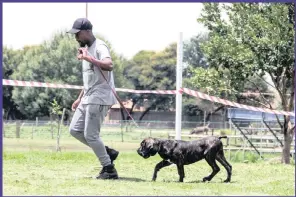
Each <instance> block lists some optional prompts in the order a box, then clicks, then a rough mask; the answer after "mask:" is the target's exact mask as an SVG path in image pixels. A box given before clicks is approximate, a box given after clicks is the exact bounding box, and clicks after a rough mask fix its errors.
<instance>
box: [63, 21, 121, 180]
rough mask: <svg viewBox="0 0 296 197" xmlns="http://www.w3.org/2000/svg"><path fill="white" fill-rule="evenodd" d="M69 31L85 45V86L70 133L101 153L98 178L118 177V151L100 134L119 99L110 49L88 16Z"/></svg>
mask: <svg viewBox="0 0 296 197" xmlns="http://www.w3.org/2000/svg"><path fill="white" fill-rule="evenodd" d="M67 33H72V34H74V35H75V38H76V40H77V42H78V43H79V45H80V47H81V48H79V49H78V55H77V58H78V59H79V60H82V72H83V86H84V88H83V90H82V91H81V93H80V95H79V97H78V99H77V100H76V101H75V102H74V103H73V105H72V110H73V111H75V113H74V116H73V118H72V121H71V124H70V129H69V130H70V133H71V135H72V136H73V137H75V138H76V139H77V140H79V141H80V142H82V143H84V144H85V145H87V146H89V147H91V148H92V150H93V151H94V153H95V155H96V156H97V158H98V160H99V162H100V163H101V165H102V167H103V168H102V170H101V172H100V173H99V175H98V176H96V178H97V179H117V178H118V174H117V171H116V169H115V168H114V164H113V160H115V159H116V157H117V155H118V151H115V150H113V149H111V152H110V149H109V148H108V147H106V148H105V146H104V143H103V141H102V140H101V138H100V136H99V132H100V128H101V125H102V123H103V121H104V118H105V116H106V115H107V112H108V110H109V109H110V107H111V106H112V105H113V104H115V103H116V97H115V96H114V94H113V93H112V90H111V88H110V86H111V87H112V88H113V89H114V88H115V86H114V79H113V71H112V70H113V64H112V59H111V56H110V52H109V49H108V47H107V45H106V44H105V43H104V42H103V41H102V40H99V39H96V38H95V36H94V35H93V32H92V24H91V22H90V21H89V20H88V19H86V18H79V19H77V20H76V21H75V22H74V24H73V27H72V29H71V30H70V31H68V32H67ZM86 47H87V48H86ZM90 54H91V55H90ZM100 70H101V71H102V73H103V75H104V76H105V77H104V76H103V75H102V73H101V71H100ZM106 79H107V81H108V82H107V81H106ZM108 83H109V85H110V86H109V85H108ZM106 149H107V150H106ZM108 150H109V151H108ZM107 151H108V153H109V155H110V156H109V155H108V153H107ZM110 158H111V159H110Z"/></svg>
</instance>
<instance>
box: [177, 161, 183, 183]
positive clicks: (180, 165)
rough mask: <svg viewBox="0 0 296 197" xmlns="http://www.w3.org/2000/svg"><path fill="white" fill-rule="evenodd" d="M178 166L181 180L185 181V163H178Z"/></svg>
mask: <svg viewBox="0 0 296 197" xmlns="http://www.w3.org/2000/svg"><path fill="white" fill-rule="evenodd" d="M177 168H178V174H179V182H183V179H184V177H185V172H184V165H183V164H178V165H177Z"/></svg>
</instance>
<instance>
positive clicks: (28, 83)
mask: <svg viewBox="0 0 296 197" xmlns="http://www.w3.org/2000/svg"><path fill="white" fill-rule="evenodd" d="M2 83H3V85H7V86H26V87H49V88H67V89H82V88H83V86H75V85H68V84H53V83H41V82H35V81H18V80H8V79H3V80H2ZM116 91H119V92H130V93H138V94H141V93H142V94H143V93H148V94H176V92H177V91H176V90H132V89H124V88H116ZM179 92H184V93H186V94H189V95H191V96H194V97H198V98H201V99H206V100H209V101H212V102H216V103H221V104H224V105H229V106H233V107H237V108H242V109H248V110H252V111H260V112H265V113H271V114H279V115H288V116H295V114H294V113H293V112H286V111H279V110H271V109H267V108H259V107H253V106H248V105H243V104H239V103H235V102H232V101H228V100H225V99H221V98H218V97H215V96H210V95H208V94H204V93H201V92H198V91H194V90H190V89H188V88H181V89H180V90H179Z"/></svg>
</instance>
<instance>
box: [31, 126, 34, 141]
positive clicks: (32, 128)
mask: <svg viewBox="0 0 296 197" xmlns="http://www.w3.org/2000/svg"><path fill="white" fill-rule="evenodd" d="M33 137H34V123H33V124H32V135H31V139H33Z"/></svg>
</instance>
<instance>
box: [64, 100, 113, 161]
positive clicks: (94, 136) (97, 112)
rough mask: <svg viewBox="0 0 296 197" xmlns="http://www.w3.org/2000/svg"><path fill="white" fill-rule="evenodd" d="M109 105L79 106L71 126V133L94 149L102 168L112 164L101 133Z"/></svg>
mask: <svg viewBox="0 0 296 197" xmlns="http://www.w3.org/2000/svg"><path fill="white" fill-rule="evenodd" d="M109 108H110V106H109V105H98V104H88V105H86V104H81V103H80V104H79V105H78V107H77V108H76V110H75V113H74V116H73V118H72V121H71V124H70V128H69V130H70V133H71V135H72V136H73V137H75V138H76V139H77V140H79V141H80V142H82V143H83V144H85V145H87V146H89V147H90V148H92V150H93V151H94V153H95V154H96V156H97V158H98V160H99V161H100V163H101V165H102V166H106V165H109V164H111V160H110V157H109V155H108V154H107V152H106V149H105V145H104V143H103V141H102V140H101V138H100V136H99V133H100V129H101V125H102V123H103V121H104V118H105V116H106V115H107V112H108V110H109Z"/></svg>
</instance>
